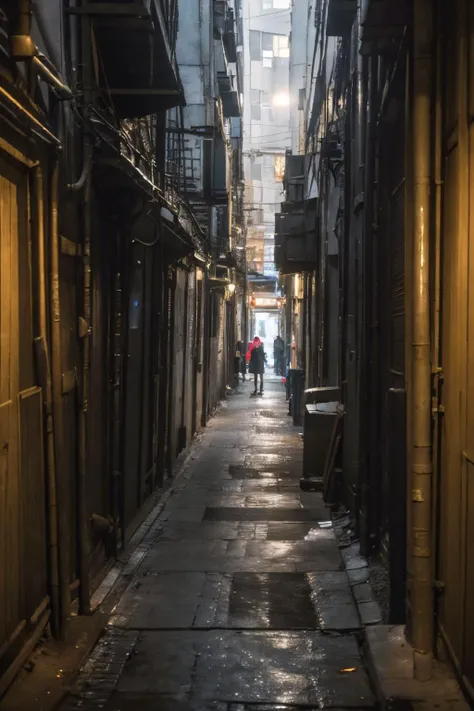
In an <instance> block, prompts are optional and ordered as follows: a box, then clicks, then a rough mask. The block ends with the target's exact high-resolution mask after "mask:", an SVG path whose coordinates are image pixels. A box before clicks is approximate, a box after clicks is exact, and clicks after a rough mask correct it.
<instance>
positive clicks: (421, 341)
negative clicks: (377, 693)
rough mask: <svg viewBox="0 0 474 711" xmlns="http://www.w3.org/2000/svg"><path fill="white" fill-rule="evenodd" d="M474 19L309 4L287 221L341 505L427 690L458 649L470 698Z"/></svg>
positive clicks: (297, 20) (283, 235)
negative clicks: (336, 409)
mask: <svg viewBox="0 0 474 711" xmlns="http://www.w3.org/2000/svg"><path fill="white" fill-rule="evenodd" d="M304 16H307V17H308V21H307V23H305V24H303V17H304ZM473 21H474V15H473V11H472V7H471V4H470V3H468V2H465V1H464V0H457V1H456V2H454V3H451V4H450V5H449V7H448V6H446V5H445V4H443V3H438V2H435V1H433V2H431V0H415V2H413V3H404V2H400V3H379V2H372V1H371V0H367V1H366V2H363V3H356V2H353V3H351V2H339V0H323V1H322V2H316V3H295V5H294V7H293V22H292V45H291V46H292V47H294V48H295V53H294V55H293V54H292V56H294V57H295V64H293V62H292V65H291V67H292V68H291V71H292V72H293V76H294V83H293V81H292V90H293V91H294V92H295V96H294V97H293V100H294V105H295V103H296V101H295V100H296V90H298V94H299V107H298V111H297V110H296V109H295V108H294V110H293V112H292V127H296V126H297V127H299V128H300V133H299V139H298V141H296V140H295V141H294V142H293V144H292V153H291V155H290V154H289V155H288V156H287V159H286V172H285V202H283V203H282V207H281V211H280V213H279V214H278V215H277V224H276V233H277V245H278V248H277V260H276V261H277V266H278V267H279V269H280V272H281V273H282V274H284V275H285V274H286V275H288V276H286V277H285V278H286V282H287V292H288V294H290V293H292V297H293V298H292V299H289V298H288V296H287V305H286V312H287V313H286V317H287V319H289V320H290V319H291V318H293V317H294V316H293V314H294V313H296V311H295V309H294V308H293V302H294V298H295V296H296V295H295V293H294V291H295V287H294V284H295V282H298V284H299V285H301V283H302V284H303V287H302V288H301V292H300V296H301V298H300V300H299V304H300V312H299V318H300V319H301V321H300V322H301V323H302V324H303V334H302V335H301V341H302V347H301V363H300V364H301V366H302V367H303V368H304V370H305V376H306V384H307V386H308V387H315V386H324V385H338V386H340V388H341V397H342V402H343V405H344V426H343V429H344V432H343V445H342V469H341V475H340V480H339V482H338V485H339V498H340V500H341V501H342V502H343V503H344V505H345V506H346V507H347V509H348V510H349V511H350V512H351V513H352V515H353V517H354V521H355V526H356V530H357V534H358V536H359V537H360V541H361V548H362V550H363V552H365V553H366V554H367V555H379V556H381V558H382V560H384V561H385V565H386V567H387V570H388V575H389V581H390V582H389V590H388V593H389V599H390V611H389V619H388V620H387V621H389V622H396V623H400V622H405V623H406V626H407V627H406V628H407V637H408V639H409V641H411V643H412V645H413V649H414V662H415V675H416V676H417V678H419V679H423V678H425V679H426V678H428V677H429V676H430V674H431V659H432V655H433V654H436V653H439V654H443V655H446V654H447V655H448V656H449V658H450V659H451V661H452V662H453V663H454V665H455V667H456V669H457V671H458V673H459V675H460V678H461V679H462V681H463V683H464V685H465V688H466V689H467V690H468V691H469V692H470V693H471V695H472V691H473V688H474V662H473V659H474V657H473V650H474V646H473V644H472V640H473V634H474V618H473V615H472V610H471V605H470V599H471V595H472V589H473V587H472V586H473V580H474V578H473V576H472V570H473V561H474V556H473V550H472V535H471V532H472V520H474V509H473V506H472V502H473V500H474V499H473V498H472V491H471V489H472V486H471V485H472V482H471V479H470V472H471V467H472V465H471V454H470V451H471V448H472V442H473V436H472V429H471V428H470V410H471V406H470V389H469V388H470V385H469V383H470V382H471V371H472V368H471V367H470V366H471V348H470V345H469V344H470V343H471V337H470V335H471V334H470V328H471V321H472V319H471V317H470V315H469V314H470V313H471V308H470V307H471V297H470V286H469V285H470V283H471V280H470V265H471V260H470V257H469V255H470V254H471V238H472V225H471V220H470V218H469V199H470V198H469V195H470V185H471V177H472V176H471V169H472V141H471V132H472V131H471V130H472V125H471V121H470V118H469V116H470V108H469V107H470V106H471V105H472V95H473V84H472V76H473V74H472V66H473V54H472V41H471V40H470V39H469V38H472V32H473ZM307 28H309V30H307ZM302 45H305V49H304V51H303V47H302ZM305 56H306V59H305V58H304V57H305ZM296 57H298V58H297V59H296ZM301 127H302V128H301ZM297 165H298V169H296V166H297ZM298 191H299V192H298ZM312 200H316V203H315V213H314V215H313V216H312V217H311V218H309V215H310V207H311V204H310V203H311V201H312ZM301 201H303V202H302V203H301ZM308 218H309V222H308ZM311 231H312V232H313V237H312V238H311V237H310V236H309V235H310V232H311ZM311 250H312V251H311ZM291 275H293V276H291ZM294 275H297V276H294ZM291 280H293V286H292V283H291ZM291 289H293V292H291ZM303 341H304V343H303Z"/></svg>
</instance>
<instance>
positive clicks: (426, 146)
mask: <svg viewBox="0 0 474 711" xmlns="http://www.w3.org/2000/svg"><path fill="white" fill-rule="evenodd" d="M413 10H414V34H413V55H414V56H413V125H412V133H413V135H414V136H416V141H415V142H414V146H413V177H414V234H413V294H412V297H413V298H412V319H413V320H412V352H411V361H412V363H411V365H412V371H411V372H412V388H413V390H412V399H411V404H412V432H413V436H412V449H411V543H410V546H411V572H412V581H411V582H412V585H411V607H412V625H413V661H414V675H415V678H416V679H418V680H419V681H427V680H429V679H430V678H431V676H432V650H433V586H432V575H433V571H432V550H431V545H432V541H431V518H432V516H431V488H432V481H431V480H432V452H431V359H430V356H431V353H430V294H429V267H430V254H429V243H430V180H431V140H430V138H431V91H432V35H433V29H432V22H433V16H432V3H431V0H414V4H413Z"/></svg>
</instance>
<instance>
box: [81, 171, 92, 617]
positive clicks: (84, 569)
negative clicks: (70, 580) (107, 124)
mask: <svg viewBox="0 0 474 711" xmlns="http://www.w3.org/2000/svg"><path fill="white" fill-rule="evenodd" d="M91 187H92V186H91V178H90V176H89V177H88V178H87V179H86V184H85V191H84V239H83V250H82V265H83V267H82V299H83V301H82V308H83V321H82V324H83V325H82V328H83V330H82V333H81V336H82V339H81V361H82V362H81V371H82V372H81V379H80V396H79V402H80V405H79V422H78V439H79V442H78V460H79V461H78V482H77V483H78V486H77V492H78V497H77V498H78V502H77V503H78V506H77V508H78V543H79V546H78V547H79V578H80V581H81V586H80V588H79V612H80V613H81V614H83V615H87V614H88V613H89V612H90V589H89V525H88V520H89V517H88V514H87V408H88V399H89V364H90V328H91V315H92V309H91V264H90V262H91V192H92V190H91Z"/></svg>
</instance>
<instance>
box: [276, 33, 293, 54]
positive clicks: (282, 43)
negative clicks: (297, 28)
mask: <svg viewBox="0 0 474 711" xmlns="http://www.w3.org/2000/svg"><path fill="white" fill-rule="evenodd" d="M273 53H274V55H275V57H289V56H290V45H289V41H288V37H287V35H273Z"/></svg>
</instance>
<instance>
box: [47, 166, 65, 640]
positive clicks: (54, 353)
mask: <svg viewBox="0 0 474 711" xmlns="http://www.w3.org/2000/svg"><path fill="white" fill-rule="evenodd" d="M58 184H59V162H58V160H55V164H54V167H53V173H52V176H51V216H50V229H49V234H50V244H49V253H50V270H51V274H50V311H51V381H52V403H53V417H54V432H55V437H54V444H55V463H56V491H57V500H58V535H59V540H60V541H61V545H60V546H59V595H60V622H59V634H60V636H61V637H63V636H64V631H65V625H66V620H67V617H68V614H69V605H70V593H69V548H68V541H69V516H68V506H67V501H68V495H69V492H68V483H67V480H66V477H65V470H64V462H63V456H62V446H63V442H64V427H63V402H62V367H61V318H60V316H61V314H60V306H59V236H58Z"/></svg>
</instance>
